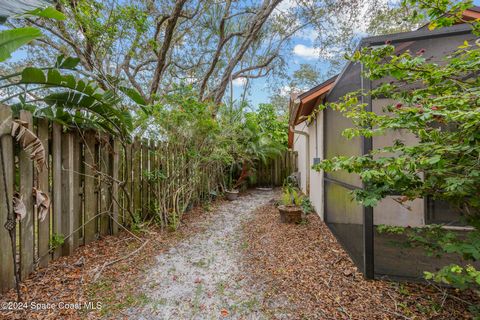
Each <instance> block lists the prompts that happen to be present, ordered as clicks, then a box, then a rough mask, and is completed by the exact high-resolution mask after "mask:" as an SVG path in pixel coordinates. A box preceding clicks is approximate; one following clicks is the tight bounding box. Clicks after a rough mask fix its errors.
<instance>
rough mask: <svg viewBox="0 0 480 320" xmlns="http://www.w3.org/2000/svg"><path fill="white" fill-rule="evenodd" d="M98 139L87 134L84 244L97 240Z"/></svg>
mask: <svg viewBox="0 0 480 320" xmlns="http://www.w3.org/2000/svg"><path fill="white" fill-rule="evenodd" d="M96 147H97V139H96V138H95V132H93V131H88V132H86V133H85V158H84V162H85V181H84V183H85V187H84V193H85V194H84V201H85V217H84V219H85V222H84V223H85V228H84V242H85V244H88V243H90V242H92V241H94V240H95V239H96V238H97V220H98V219H97V217H96V215H97V211H98V210H97V208H98V206H97V204H98V192H97V190H96V184H97V177H96V170H97V163H96V159H97V156H96V153H97V152H96V150H97V148H96Z"/></svg>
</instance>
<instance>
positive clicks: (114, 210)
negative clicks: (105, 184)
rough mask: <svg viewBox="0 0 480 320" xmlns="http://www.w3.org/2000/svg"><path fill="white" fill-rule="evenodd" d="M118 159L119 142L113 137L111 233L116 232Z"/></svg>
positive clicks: (118, 199)
mask: <svg viewBox="0 0 480 320" xmlns="http://www.w3.org/2000/svg"><path fill="white" fill-rule="evenodd" d="M119 161H120V142H119V141H118V140H117V139H115V138H114V139H113V154H112V178H113V182H112V194H111V196H112V216H113V219H114V221H112V234H117V233H118V220H119V219H118V211H119V206H118V202H117V201H120V198H119V192H118V180H119V176H118V173H119V171H118V168H119Z"/></svg>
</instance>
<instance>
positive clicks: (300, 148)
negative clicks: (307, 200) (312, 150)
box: [293, 122, 308, 193]
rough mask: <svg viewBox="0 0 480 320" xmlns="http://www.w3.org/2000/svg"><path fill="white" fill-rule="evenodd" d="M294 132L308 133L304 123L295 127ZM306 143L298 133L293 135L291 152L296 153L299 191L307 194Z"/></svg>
mask: <svg viewBox="0 0 480 320" xmlns="http://www.w3.org/2000/svg"><path fill="white" fill-rule="evenodd" d="M295 130H296V131H303V132H306V133H308V128H307V126H306V124H305V122H303V123H300V124H299V125H297V126H296V127H295ZM306 143H307V138H306V137H305V136H304V135H301V134H298V133H295V134H294V135H293V150H294V151H297V152H298V157H297V167H298V172H300V189H302V191H303V192H304V193H307V178H306V177H307V168H306V157H307V152H306Z"/></svg>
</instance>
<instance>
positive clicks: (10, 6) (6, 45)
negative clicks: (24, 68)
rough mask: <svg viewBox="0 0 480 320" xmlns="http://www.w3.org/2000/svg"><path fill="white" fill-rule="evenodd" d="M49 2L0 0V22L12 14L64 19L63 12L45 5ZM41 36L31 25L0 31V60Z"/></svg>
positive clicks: (5, 58) (38, 0)
mask: <svg viewBox="0 0 480 320" xmlns="http://www.w3.org/2000/svg"><path fill="white" fill-rule="evenodd" d="M50 4H51V2H50V1H43V0H41V1H40V0H17V1H10V0H0V24H2V23H4V22H5V20H6V19H7V18H8V17H10V16H12V15H23V16H37V17H42V18H47V19H55V20H65V15H64V14H63V13H61V12H59V11H57V10H55V8H52V7H46V6H47V5H50ZM45 7H46V8H45ZM41 36H42V33H41V32H40V30H38V29H37V28H33V27H25V28H16V29H12V30H4V31H0V62H2V61H5V60H7V59H8V58H10V57H11V54H12V53H13V52H14V51H15V50H17V49H18V48H20V47H21V46H23V45H25V44H27V43H29V42H30V41H32V40H34V39H36V38H39V37H41Z"/></svg>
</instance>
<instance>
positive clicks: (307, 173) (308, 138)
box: [290, 126, 310, 196]
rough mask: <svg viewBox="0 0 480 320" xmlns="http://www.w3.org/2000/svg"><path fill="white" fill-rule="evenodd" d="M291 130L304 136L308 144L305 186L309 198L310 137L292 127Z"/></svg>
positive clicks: (306, 145)
mask: <svg viewBox="0 0 480 320" xmlns="http://www.w3.org/2000/svg"><path fill="white" fill-rule="evenodd" d="M290 130H292V132H293V133H296V134H299V135H302V136H304V137H305V140H306V143H305V147H306V149H307V150H306V153H305V159H306V160H305V166H306V168H305V170H306V177H305V184H306V191H307V196H309V195H310V135H309V134H308V133H306V132H303V131H300V130H295V128H294V127H293V126H290Z"/></svg>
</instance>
